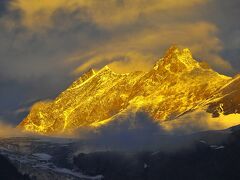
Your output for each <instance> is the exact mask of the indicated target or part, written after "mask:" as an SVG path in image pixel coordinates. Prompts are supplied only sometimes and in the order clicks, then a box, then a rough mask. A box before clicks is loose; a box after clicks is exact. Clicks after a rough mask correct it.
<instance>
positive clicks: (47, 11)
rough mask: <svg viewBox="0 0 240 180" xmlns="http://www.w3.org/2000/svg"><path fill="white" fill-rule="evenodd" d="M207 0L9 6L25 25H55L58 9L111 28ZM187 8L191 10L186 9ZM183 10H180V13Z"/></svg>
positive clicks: (18, 0) (57, 0)
mask: <svg viewBox="0 0 240 180" xmlns="http://www.w3.org/2000/svg"><path fill="white" fill-rule="evenodd" d="M206 2H207V0H189V1H179V2H176V1H174V0H161V1H159V0H131V1H128V0H106V1H104V2H102V1H98V0H88V1H85V0H71V1H68V0H51V1H48V0H41V1H38V0H31V1H25V0H14V1H12V3H11V9H13V10H19V11H20V12H21V13H22V16H23V19H22V24H23V25H24V26H26V27H27V28H30V29H34V30H39V28H50V27H51V26H53V25H54V17H55V16H56V14H57V12H58V10H63V11H66V12H67V13H76V17H77V19H78V20H79V21H85V20H86V19H87V20H90V21H92V22H93V23H95V24H97V25H98V26H100V27H102V28H112V27H117V26H119V25H123V24H130V23H133V22H134V21H136V20H138V19H139V18H142V16H143V17H144V16H149V15H151V14H154V13H156V12H159V11H161V12H165V11H170V10H171V11H175V10H180V11H181V10H185V9H188V8H191V7H194V6H197V5H202V4H205V3H206ZM188 10H190V9H188ZM183 12H184V11H182V13H183Z"/></svg>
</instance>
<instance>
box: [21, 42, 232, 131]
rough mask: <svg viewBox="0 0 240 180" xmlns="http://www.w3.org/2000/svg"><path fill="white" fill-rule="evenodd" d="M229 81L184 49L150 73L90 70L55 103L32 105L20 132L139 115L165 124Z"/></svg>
mask: <svg viewBox="0 0 240 180" xmlns="http://www.w3.org/2000/svg"><path fill="white" fill-rule="evenodd" d="M231 81H232V78H231V77H227V76H224V75H220V74H218V73H217V72H215V71H213V70H212V69H210V68H204V67H203V66H202V65H201V63H199V62H198V61H196V60H194V59H193V57H192V54H191V52H190V50H189V49H183V50H181V49H179V48H177V47H171V48H170V49H169V50H168V51H167V52H166V54H165V56H164V57H163V58H162V59H160V60H159V61H157V62H156V64H155V65H154V67H153V69H152V70H150V71H149V72H139V71H138V72H131V73H128V74H117V73H115V72H113V71H112V70H111V69H109V68H108V67H107V66H105V67H104V68H102V69H101V70H99V71H98V72H96V71H94V70H92V69H90V70H89V71H88V72H87V73H85V74H83V75H82V76H81V77H80V78H79V79H78V80H76V81H75V82H74V83H73V84H72V85H71V86H70V87H69V88H68V89H66V90H65V91H64V92H62V93H61V94H60V95H59V96H58V97H57V98H56V99H55V100H53V101H47V102H45V101H43V102H38V103H36V104H34V105H33V107H32V109H31V111H30V113H29V115H28V116H27V117H26V118H25V119H24V120H23V121H22V122H21V123H20V125H19V127H21V128H23V129H24V130H25V131H31V132H37V133H41V134H54V133H66V132H72V131H74V130H75V129H77V128H80V127H85V126H87V127H98V126H103V125H106V124H108V122H111V121H117V120H118V117H120V116H121V115H123V114H126V113H131V114H135V113H136V112H139V111H143V112H146V113H147V114H148V115H149V116H150V117H151V118H152V119H153V121H156V122H158V123H159V124H164V123H165V122H171V121H174V120H176V119H177V118H178V117H181V116H182V115H183V114H186V113H188V112H191V111H193V110H195V109H198V108H199V107H202V106H203V105H206V104H207V103H209V100H210V99H211V98H213V97H214V95H215V94H216V93H217V92H219V91H220V89H221V88H222V87H223V86H224V85H226V84H228V83H230V82H231ZM218 99H219V98H218ZM212 107H214V106H212ZM215 108H217V107H215ZM209 111H211V112H213V111H214V108H213V109H211V110H209ZM166 127H167V126H166Z"/></svg>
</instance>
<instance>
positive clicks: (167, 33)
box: [70, 21, 233, 73]
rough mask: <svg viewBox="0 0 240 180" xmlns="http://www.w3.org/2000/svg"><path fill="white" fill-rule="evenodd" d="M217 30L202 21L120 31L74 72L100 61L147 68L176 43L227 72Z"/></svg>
mask: <svg viewBox="0 0 240 180" xmlns="http://www.w3.org/2000/svg"><path fill="white" fill-rule="evenodd" d="M217 33H218V28H217V27H216V26H215V25H214V24H212V23H209V22H204V21H203V22H196V23H181V24H179V23H174V24H164V25H159V26H157V27H156V26H155V27H154V28H145V29H142V30H140V31H138V32H133V33H132V34H131V33H129V34H126V35H123V36H121V38H114V39H113V40H110V41H108V42H106V43H105V44H104V45H102V46H99V47H98V48H94V53H93V54H90V53H89V55H88V56H87V58H88V60H87V61H86V62H85V63H83V64H82V65H81V66H80V67H78V68H77V69H76V71H75V72H82V71H85V70H87V69H89V68H90V67H95V66H99V65H101V64H110V66H111V67H112V68H113V70H115V71H116V72H131V71H133V70H145V71H147V70H149V69H150V68H151V67H152V66H153V64H154V62H155V61H157V60H158V59H159V58H161V57H162V56H163V50H165V49H167V48H168V47H170V46H171V45H173V44H177V45H179V46H182V47H189V48H190V49H191V50H192V52H193V55H194V56H195V58H196V59H198V60H204V61H206V62H208V63H209V64H210V66H211V67H213V68H214V69H215V70H218V71H220V72H224V73H226V72H228V73H229V72H231V71H233V68H232V66H231V64H230V63H229V62H228V61H226V60H224V59H223V58H222V57H221V56H220V55H219V54H220V52H221V51H222V49H223V45H222V43H221V41H220V39H219V38H218V37H217ZM91 51H92V50H91V49H90V52H91ZM81 56H82V54H81V55H79V56H77V55H75V56H74V58H70V59H71V60H73V61H82V60H83V59H82V58H81ZM83 57H84V55H83Z"/></svg>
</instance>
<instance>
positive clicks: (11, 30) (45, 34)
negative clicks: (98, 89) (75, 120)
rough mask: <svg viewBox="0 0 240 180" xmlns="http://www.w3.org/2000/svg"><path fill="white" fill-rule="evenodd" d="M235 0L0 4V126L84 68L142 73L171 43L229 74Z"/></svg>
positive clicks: (239, 46)
mask: <svg viewBox="0 0 240 180" xmlns="http://www.w3.org/2000/svg"><path fill="white" fill-rule="evenodd" d="M239 8H240V1H239V0H228V1H226V0H187V1H186V0H178V1H176V0H104V1H99V0H71V1H69V0H51V1H49V0H0V121H2V122H8V123H10V124H17V123H19V122H20V121H21V120H22V118H23V117H24V116H25V115H26V113H27V111H28V108H29V107H30V106H31V105H32V104H33V103H34V102H35V101H37V100H40V99H50V98H54V97H56V96H57V94H59V93H60V92H61V91H63V90H64V89H66V87H67V86H69V85H70V84H71V83H72V82H73V81H74V79H76V78H78V77H79V76H81V74H82V73H84V72H85V71H87V70H88V69H90V68H95V69H100V68H101V67H103V66H105V65H107V64H109V66H110V68H112V69H113V70H114V71H116V72H119V73H125V72H130V71H134V70H143V71H147V70H149V69H150V68H151V67H152V66H153V64H154V62H155V61H157V60H158V59H159V58H161V57H162V56H163V54H164V52H165V51H166V50H167V49H168V48H169V47H170V46H171V45H178V46H180V47H188V48H190V50H191V51H192V53H193V55H194V58H195V59H197V60H201V61H206V62H207V63H208V64H209V65H210V66H211V67H212V68H213V69H214V70H216V71H218V72H220V73H222V74H226V75H229V76H234V75H236V74H237V73H239V71H240V23H239V19H238V18H239V17H240V11H239Z"/></svg>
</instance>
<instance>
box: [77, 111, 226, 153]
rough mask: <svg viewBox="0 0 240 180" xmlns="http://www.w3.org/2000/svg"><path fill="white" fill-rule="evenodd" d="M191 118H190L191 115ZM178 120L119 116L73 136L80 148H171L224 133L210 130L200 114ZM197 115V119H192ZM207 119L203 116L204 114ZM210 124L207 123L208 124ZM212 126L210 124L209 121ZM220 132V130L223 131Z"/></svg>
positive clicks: (221, 137)
mask: <svg viewBox="0 0 240 180" xmlns="http://www.w3.org/2000/svg"><path fill="white" fill-rule="evenodd" d="M191 117H192V118H195V119H194V120H193V119H192V118H191ZM191 117H190V116H188V119H186V120H183V119H181V120H180V119H179V120H180V121H182V122H183V123H182V124H181V123H180V122H179V123H178V125H176V124H174V128H172V129H171V130H170V129H169V126H173V125H172V124H169V125H166V123H167V122H165V125H162V126H161V125H159V123H157V122H156V121H154V120H152V119H151V118H150V117H149V116H148V115H147V114H146V113H144V112H138V113H136V114H128V115H122V116H121V117H117V119H115V120H113V121H112V122H110V123H108V124H107V125H103V126H102V127H99V128H82V129H79V130H78V133H77V135H76V137H78V138H79V139H81V142H84V143H81V148H80V149H81V151H83V150H84V151H86V152H92V151H106V150H107V151H108V150H123V151H136V150H137V151H146V150H160V151H175V150H180V149H182V148H191V147H193V145H194V144H195V143H196V142H197V141H198V142H199V141H200V140H204V141H209V143H219V142H221V141H222V140H224V139H225V138H226V137H227V136H228V131H208V130H211V128H210V126H209V122H208V121H207V120H206V119H205V118H204V117H205V116H203V114H198V116H191ZM196 117H197V119H196ZM206 118H207V116H206ZM210 124H211V123H210ZM211 125H212V124H211ZM223 132H224V133H223ZM202 138H204V139H202Z"/></svg>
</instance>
